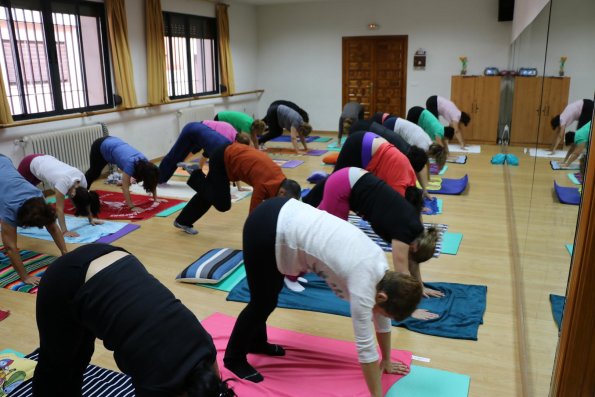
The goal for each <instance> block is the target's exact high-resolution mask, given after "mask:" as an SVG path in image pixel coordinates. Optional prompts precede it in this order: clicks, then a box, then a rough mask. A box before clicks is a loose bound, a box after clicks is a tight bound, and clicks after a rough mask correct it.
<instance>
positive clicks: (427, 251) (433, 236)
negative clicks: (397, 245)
mask: <svg viewBox="0 0 595 397" xmlns="http://www.w3.org/2000/svg"><path fill="white" fill-rule="evenodd" d="M415 242H416V243H417V250H416V251H415V252H412V253H411V259H413V260H414V261H415V262H417V263H422V262H425V261H427V260H430V258H432V256H434V252H435V251H436V243H438V229H437V228H436V227H435V226H430V227H429V228H427V229H425V230H424V231H423V233H422V234H421V235H420V236H419V237H418V238H417V239H416V240H415Z"/></svg>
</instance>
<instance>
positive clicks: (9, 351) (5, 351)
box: [0, 349, 25, 358]
mask: <svg viewBox="0 0 595 397" xmlns="http://www.w3.org/2000/svg"><path fill="white" fill-rule="evenodd" d="M0 354H14V355H15V356H17V357H21V358H22V357H25V355H24V354H23V353H21V352H18V351H16V350H12V349H4V350H0Z"/></svg>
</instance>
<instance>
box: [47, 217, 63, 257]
mask: <svg viewBox="0 0 595 397" xmlns="http://www.w3.org/2000/svg"><path fill="white" fill-rule="evenodd" d="M45 228H46V230H47V231H48V233H49V234H50V235H51V236H52V239H53V240H54V243H56V246H58V249H59V250H60V253H61V254H62V255H64V254H65V253H67V252H68V250H67V249H66V243H65V242H64V236H63V235H62V231H61V230H60V228H59V227H58V224H57V223H56V222H53V223H51V224H49V225H47V226H46V227H45Z"/></svg>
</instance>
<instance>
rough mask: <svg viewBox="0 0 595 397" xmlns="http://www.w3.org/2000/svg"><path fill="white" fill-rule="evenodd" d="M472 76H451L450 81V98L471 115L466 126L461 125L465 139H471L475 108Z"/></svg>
mask: <svg viewBox="0 0 595 397" xmlns="http://www.w3.org/2000/svg"><path fill="white" fill-rule="evenodd" d="M476 79H477V77H474V76H452V78H451V83H450V100H451V101H453V102H454V103H455V105H457V107H458V108H459V110H461V111H462V112H466V113H468V114H469V116H471V122H470V123H469V125H467V127H465V126H462V130H461V132H462V133H463V137H464V138H465V140H469V139H472V138H471V137H472V136H473V128H474V127H473V126H474V125H475V124H474V118H475V116H474V110H475V81H476Z"/></svg>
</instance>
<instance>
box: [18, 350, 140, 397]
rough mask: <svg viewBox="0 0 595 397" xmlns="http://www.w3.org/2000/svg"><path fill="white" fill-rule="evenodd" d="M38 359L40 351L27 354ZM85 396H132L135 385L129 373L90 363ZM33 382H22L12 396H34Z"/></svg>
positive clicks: (84, 389) (86, 377)
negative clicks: (125, 373)
mask: <svg viewBox="0 0 595 397" xmlns="http://www.w3.org/2000/svg"><path fill="white" fill-rule="evenodd" d="M25 358H28V359H30V360H35V361H37V359H38V353H37V352H33V353H31V354H28V355H27V356H25ZM82 394H83V397H98V396H101V397H116V396H117V397H132V396H134V386H132V381H131V380H130V378H129V377H128V376H127V375H124V374H122V373H120V372H114V371H110V370H109V369H105V368H101V367H97V366H95V365H91V364H89V365H88V366H87V369H86V370H85V372H84V375H83V393H82ZM32 396H33V390H32V382H31V381H27V382H25V383H21V384H20V385H19V386H18V387H17V388H16V389H15V390H14V391H13V392H12V393H10V397H32Z"/></svg>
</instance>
